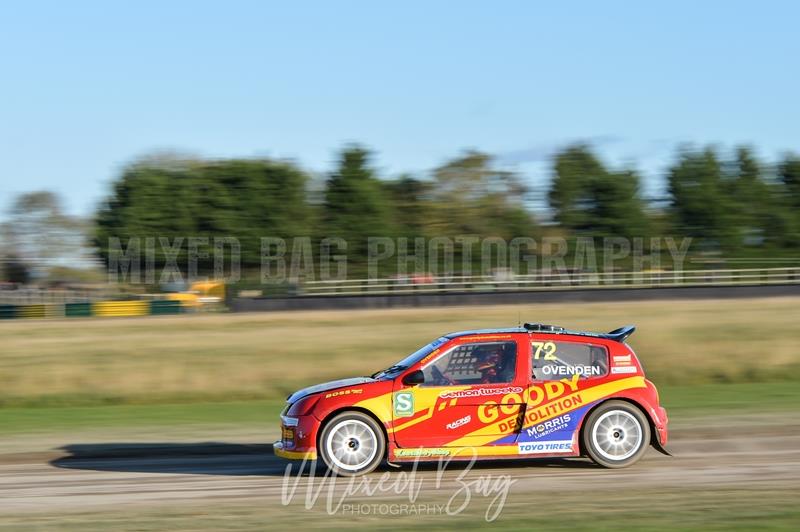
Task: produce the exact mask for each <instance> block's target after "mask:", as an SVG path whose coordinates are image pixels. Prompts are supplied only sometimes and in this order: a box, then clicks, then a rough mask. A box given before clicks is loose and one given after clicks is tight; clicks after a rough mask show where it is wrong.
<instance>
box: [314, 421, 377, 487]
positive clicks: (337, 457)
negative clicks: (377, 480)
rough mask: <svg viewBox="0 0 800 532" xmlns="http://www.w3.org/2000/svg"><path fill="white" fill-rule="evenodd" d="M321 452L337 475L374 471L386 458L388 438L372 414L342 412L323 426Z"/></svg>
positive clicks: (325, 462) (348, 475) (320, 440)
mask: <svg viewBox="0 0 800 532" xmlns="http://www.w3.org/2000/svg"><path fill="white" fill-rule="evenodd" d="M317 454H318V455H319V457H320V458H322V462H323V463H324V464H325V466H326V467H327V468H328V469H329V470H330V471H332V472H334V473H336V474H337V475H341V476H345V477H354V476H359V475H365V474H367V473H370V472H372V471H374V470H375V468H376V467H378V465H380V463H381V461H382V460H383V458H384V455H385V454H386V438H385V437H384V435H383V430H382V429H381V427H380V425H378V422H377V421H375V419H373V418H372V417H371V416H368V415H367V414H364V413H362V412H356V411H348V412H342V413H340V414H337V415H336V416H334V417H332V418H331V419H330V420H328V421H327V422H326V423H325V426H324V427H322V432H321V433H320V436H319V443H318V445H317Z"/></svg>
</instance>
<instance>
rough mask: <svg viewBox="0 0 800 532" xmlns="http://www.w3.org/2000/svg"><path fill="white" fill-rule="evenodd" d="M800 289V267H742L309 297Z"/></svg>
mask: <svg viewBox="0 0 800 532" xmlns="http://www.w3.org/2000/svg"><path fill="white" fill-rule="evenodd" d="M796 284H800V268H798V267H786V268H741V269H727V270H674V271H634V272H596V273H585V272H563V273H562V272H539V273H535V274H525V275H519V274H510V275H503V276H492V275H482V276H459V275H453V276H449V277H434V276H431V277H424V278H421V279H414V278H413V277H404V278H400V277H395V278H385V279H343V280H326V281H308V282H306V283H304V284H303V285H302V294H303V295H308V296H312V295H313V296H361V295H403V294H452V293H467V292H537V291H538V292H545V291H564V290H594V289H598V290H602V289H609V288H654V287H673V286H686V287H689V286H691V287H697V286H705V287H712V286H769V285H796Z"/></svg>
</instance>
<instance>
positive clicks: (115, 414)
mask: <svg viewBox="0 0 800 532" xmlns="http://www.w3.org/2000/svg"><path fill="white" fill-rule="evenodd" d="M283 406H284V403H283V402H282V401H277V400H261V401H230V402H220V403H187V404H163V405H103V406H78V407H74V406H67V407H52V406H48V407H13V408H2V409H0V434H3V435H10V434H20V433H36V432H46V433H56V432H71V431H78V430H83V429H101V428H111V429H113V428H123V427H131V428H136V427H146V428H152V429H157V428H158V427H159V426H178V425H232V426H233V425H236V426H254V425H260V426H263V427H270V428H272V427H273V426H274V427H277V424H278V415H279V413H280V411H281V409H282V408H283Z"/></svg>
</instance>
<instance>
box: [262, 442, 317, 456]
mask: <svg viewBox="0 0 800 532" xmlns="http://www.w3.org/2000/svg"><path fill="white" fill-rule="evenodd" d="M272 452H273V453H275V456H280V457H281V458H288V459H289V460H316V459H317V451H314V450H308V451H289V450H286V449H284V448H283V442H282V441H276V442H275V443H273V444H272Z"/></svg>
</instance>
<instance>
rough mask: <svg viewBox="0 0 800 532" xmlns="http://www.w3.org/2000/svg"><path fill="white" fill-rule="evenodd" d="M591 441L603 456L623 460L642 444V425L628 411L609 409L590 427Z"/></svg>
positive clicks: (616, 460) (608, 458)
mask: <svg viewBox="0 0 800 532" xmlns="http://www.w3.org/2000/svg"><path fill="white" fill-rule="evenodd" d="M592 442H593V443H594V448H595V449H596V450H597V452H598V453H599V454H600V455H601V456H603V458H605V459H607V460H613V461H615V462H619V461H622V460H625V459H627V458H630V457H631V456H633V455H634V454H636V451H638V450H639V449H640V448H641V446H642V425H641V424H640V423H639V420H638V419H636V417H635V416H634V415H633V414H631V413H630V412H625V411H624V410H610V411H608V412H606V413H605V414H603V415H602V416H600V418H599V419H598V420H597V421H596V422H595V424H594V426H593V427H592Z"/></svg>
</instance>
